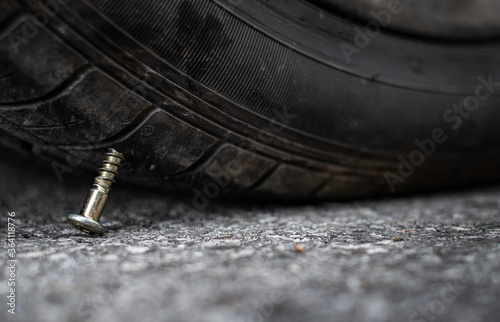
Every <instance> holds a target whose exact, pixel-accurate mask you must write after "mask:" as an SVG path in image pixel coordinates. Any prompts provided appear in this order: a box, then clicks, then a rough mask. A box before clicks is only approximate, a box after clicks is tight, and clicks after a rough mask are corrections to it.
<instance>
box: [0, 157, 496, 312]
mask: <svg viewBox="0 0 500 322" xmlns="http://www.w3.org/2000/svg"><path fill="white" fill-rule="evenodd" d="M93 177H94V173H88V172H80V171H76V170H75V171H74V172H72V173H67V174H65V175H64V180H63V182H62V183H60V182H59V181H58V180H57V177H56V175H55V174H54V172H53V170H52V168H51V167H50V166H49V165H47V164H45V163H43V162H39V161H24V160H22V161H19V160H17V159H12V160H11V159H10V158H5V157H3V156H2V161H0V196H1V199H0V210H1V216H2V220H1V222H2V227H1V229H0V232H1V234H2V236H7V215H8V212H15V214H16V217H15V218H16V220H17V228H16V229H17V230H16V232H17V237H16V251H17V257H16V258H17V260H18V262H17V263H16V305H17V307H16V309H17V310H16V315H12V314H10V313H8V311H7V310H8V307H7V305H6V303H7V298H6V296H7V294H8V291H9V290H8V288H9V287H8V286H7V283H8V279H9V272H8V269H7V266H6V260H7V259H8V251H7V248H8V244H7V240H6V238H2V243H1V245H2V247H1V248H2V250H1V253H0V258H1V261H2V268H1V270H0V294H2V302H3V303H2V304H0V307H1V310H0V321H51V322H53V321H107V322H113V321H373V322H376V321H418V322H423V321H500V267H499V261H500V213H499V205H500V187H488V188H479V189H473V190H468V191H459V192H456V191H455V192H442V193H437V194H433V195H418V196H415V195H414V196H407V197H404V198H393V199H382V200H361V201H352V202H332V203H324V204H318V205H293V206H292V205H265V204H257V205H251V204H248V203H247V204H244V205H238V204H236V203H232V204H231V203H218V204H217V205H212V206H211V207H209V209H207V210H204V211H194V210H190V208H189V207H186V206H185V205H189V200H190V197H189V196H188V197H185V198H184V197H178V196H172V195H168V194H165V193H158V192H154V191H149V190H145V189H141V188H137V187H133V186H130V185H128V184H120V183H118V184H116V185H115V186H114V190H113V191H112V192H111V195H110V199H109V202H108V204H107V207H106V210H105V213H104V215H103V218H102V223H103V224H104V225H105V226H106V227H107V228H109V229H110V231H109V232H108V233H107V234H106V235H105V236H103V237H89V236H87V235H85V234H83V233H80V232H79V231H77V230H75V229H73V228H72V227H70V226H69V225H68V224H66V222H65V220H66V219H65V218H66V214H67V213H68V212H78V211H79V210H80V207H81V205H82V202H83V200H84V198H85V196H86V194H87V192H88V189H89V187H90V185H91V183H92V180H93Z"/></svg>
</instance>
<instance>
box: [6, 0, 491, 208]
mask: <svg viewBox="0 0 500 322" xmlns="http://www.w3.org/2000/svg"><path fill="white" fill-rule="evenodd" d="M66 2H67V4H64V3H66ZM0 28H1V29H0V88H1V93H0V122H1V124H0V126H1V133H2V134H1V135H0V137H1V141H2V142H3V144H4V145H7V146H10V147H15V148H16V149H17V150H24V151H28V152H29V153H34V154H35V155H37V156H41V157H44V158H49V159H50V160H51V162H52V166H53V168H54V171H55V173H56V175H57V177H58V178H59V179H60V180H61V179H62V177H63V176H64V175H68V174H67V173H69V172H70V171H71V169H72V168H74V167H77V166H78V167H86V168H89V169H92V168H95V166H96V165H98V164H99V162H100V159H101V158H102V155H103V151H105V149H106V148H108V147H113V148H115V149H117V150H118V151H120V152H122V153H124V154H125V156H126V159H127V163H126V165H125V166H124V170H122V175H124V177H126V178H127V180H132V181H134V182H138V183H147V184H151V185H155V186H160V187H165V188H167V189H171V190H184V191H190V193H194V194H195V195H197V194H199V195H203V196H204V198H214V197H216V196H218V195H219V194H226V195H227V194H233V195H237V196H244V197H252V198H273V199H288V200H325V199H342V198H354V197H364V196H374V195H384V194H390V193H402V192H408V191H417V190H429V189H434V188H437V187H444V186H463V185H466V184H475V183H486V182H497V181H498V180H499V179H500V173H499V171H498V169H497V167H498V163H499V161H500V149H499V145H500V144H499V142H500V141H499V137H500V127H499V126H498V119H499V117H500V109H499V108H498V107H499V102H500V86H499V85H500V83H498V82H497V81H500V54H499V53H500V41H498V40H495V39H485V40H481V41H466V40H464V41H437V40H433V39H426V38H423V37H415V36H410V35H404V34H400V33H394V32H392V31H388V30H385V29H384V28H381V25H380V24H378V25H377V23H376V21H371V22H368V23H362V22H359V21H358V22H352V21H349V20H348V19H347V18H344V17H342V16H340V15H337V14H335V12H329V11H326V10H325V9H322V8H320V7H318V6H316V5H315V4H314V1H295V2H287V1H279V0H269V1H265V0H262V1H259V0H251V1H250V0H249V1H240V0H227V1H225V0H214V1H200V0H196V1H194V0H169V1H152V0H151V1H138V0H128V1H110V0H88V1H83V0H74V1H66V0H59V1H56V0H50V1H47V0H44V1H32V0H24V1H14V0H0ZM457 104H458V105H457ZM457 106H458V108H457ZM464 106H465V107H464Z"/></svg>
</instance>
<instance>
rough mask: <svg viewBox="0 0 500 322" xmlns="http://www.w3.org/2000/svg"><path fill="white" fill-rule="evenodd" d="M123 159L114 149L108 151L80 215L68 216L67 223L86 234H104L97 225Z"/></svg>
mask: <svg viewBox="0 0 500 322" xmlns="http://www.w3.org/2000/svg"><path fill="white" fill-rule="evenodd" d="M123 159H124V157H123V154H121V153H120V152H118V151H116V150H115V149H109V150H108V152H107V153H106V159H105V160H103V161H102V167H101V168H99V175H98V176H97V177H96V178H95V179H94V184H93V185H92V188H91V189H90V192H89V194H88V196H87V199H86V200H85V203H84V204H83V207H82V210H81V211H80V214H69V215H68V222H69V223H71V224H73V225H74V226H75V227H76V228H78V229H80V230H81V231H84V232H86V233H88V234H94V235H102V234H104V233H105V232H106V228H104V227H103V226H102V225H101V224H100V223H99V219H100V218H101V214H102V211H103V210H104V204H105V203H106V200H107V199H108V194H109V192H110V191H111V184H112V183H113V182H115V180H114V177H115V176H116V175H117V174H118V172H117V171H118V168H119V167H120V164H121V163H122V161H123Z"/></svg>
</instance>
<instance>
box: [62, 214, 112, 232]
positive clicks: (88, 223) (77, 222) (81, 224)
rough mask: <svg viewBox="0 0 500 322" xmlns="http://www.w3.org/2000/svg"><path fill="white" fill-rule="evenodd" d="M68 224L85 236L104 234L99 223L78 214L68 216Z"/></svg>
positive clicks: (104, 230)
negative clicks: (85, 234)
mask: <svg viewBox="0 0 500 322" xmlns="http://www.w3.org/2000/svg"><path fill="white" fill-rule="evenodd" d="M68 222H69V223H70V224H72V225H73V226H75V227H76V228H78V229H80V230H81V231H83V232H85V233H87V234H92V235H104V233H105V232H106V228H104V227H103V226H102V225H101V224H100V223H98V222H97V221H95V220H93V219H90V218H87V217H85V216H82V215H79V214H69V215H68Z"/></svg>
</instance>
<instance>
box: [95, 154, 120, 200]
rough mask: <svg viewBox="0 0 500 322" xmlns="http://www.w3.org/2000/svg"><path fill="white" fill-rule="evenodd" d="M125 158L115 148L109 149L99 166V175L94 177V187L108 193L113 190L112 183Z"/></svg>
mask: <svg viewBox="0 0 500 322" xmlns="http://www.w3.org/2000/svg"><path fill="white" fill-rule="evenodd" d="M123 159H124V156H123V154H122V153H120V152H118V151H116V150H115V149H109V150H108V152H107V153H106V158H105V159H104V160H103V161H102V166H101V168H99V175H98V176H97V177H96V178H95V179H94V184H93V187H94V188H95V189H97V190H99V191H101V192H103V193H105V194H108V193H109V192H110V191H111V185H112V184H113V183H114V182H115V180H114V178H115V176H116V175H117V174H118V169H119V168H120V165H121V163H122V161H123Z"/></svg>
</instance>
